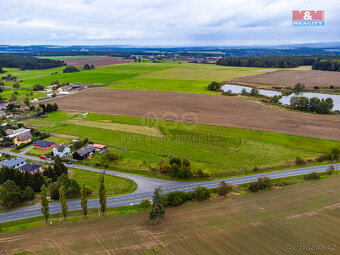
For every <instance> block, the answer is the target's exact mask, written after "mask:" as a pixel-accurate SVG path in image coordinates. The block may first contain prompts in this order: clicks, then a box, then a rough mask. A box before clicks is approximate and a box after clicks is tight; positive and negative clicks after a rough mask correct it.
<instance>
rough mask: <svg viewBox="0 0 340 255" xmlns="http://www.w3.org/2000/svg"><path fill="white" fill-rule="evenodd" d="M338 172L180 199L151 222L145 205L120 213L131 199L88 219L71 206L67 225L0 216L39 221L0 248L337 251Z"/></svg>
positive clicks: (22, 225) (11, 226)
mask: <svg viewBox="0 0 340 255" xmlns="http://www.w3.org/2000/svg"><path fill="white" fill-rule="evenodd" d="M339 178H340V177H339V176H337V177H332V178H328V179H323V180H317V181H302V182H301V183H298V184H294V185H290V186H287V187H282V188H279V189H272V190H270V191H263V192H259V193H255V194H247V195H239V196H236V195H235V196H231V197H227V198H217V197H216V196H215V197H214V198H215V199H210V200H208V201H201V202H187V203H185V204H184V205H181V206H177V207H171V208H166V209H165V210H166V212H165V217H164V219H163V220H161V221H160V223H158V224H157V225H152V224H150V223H149V222H148V216H149V215H148V210H146V211H144V212H143V211H142V212H135V213H129V214H127V212H129V210H130V212H133V211H138V210H143V208H142V207H141V206H138V205H135V206H131V207H123V208H117V209H109V210H108V212H107V216H105V217H101V218H98V216H97V215H96V211H95V210H90V215H89V218H90V219H89V220H84V219H83V217H82V216H81V213H80V212H72V213H71V215H70V216H69V218H68V219H67V221H68V222H69V223H67V224H65V223H64V222H62V223H61V222H60V220H59V218H58V216H52V219H51V220H50V222H51V224H50V225H49V226H44V225H45V223H44V221H43V219H42V218H41V217H39V218H36V219H26V220H20V221H17V222H8V223H2V224H0V227H1V228H2V229H3V231H4V232H9V231H16V230H20V229H28V228H37V227H39V228H38V229H31V230H26V231H17V232H12V233H3V234H2V237H3V238H4V240H5V242H1V243H0V249H1V250H3V251H4V252H5V254H13V253H17V252H27V254H31V253H32V254H53V253H56V254H63V253H70V254H85V253H86V254H105V253H107V254H109V253H110V254H111V253H113V254H121V253H122V251H123V253H124V254H204V255H205V254H225V252H226V251H228V254H338V253H339V252H338V247H339V245H340V238H339V235H338V232H339V231H338V225H339V223H340V218H339V213H340V208H339V202H340V201H339V195H340V187H339ZM119 214H124V215H119ZM109 215H110V216H109ZM111 215H114V216H111ZM70 222H71V223H70ZM31 243H34V244H35V245H33V246H32V245H30V246H27V245H28V244H31ZM28 247H29V248H28ZM311 249H315V250H311ZM21 254H25V253H21Z"/></svg>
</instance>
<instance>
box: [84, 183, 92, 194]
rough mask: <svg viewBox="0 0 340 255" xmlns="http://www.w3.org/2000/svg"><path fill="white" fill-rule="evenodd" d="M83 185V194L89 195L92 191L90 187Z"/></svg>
mask: <svg viewBox="0 0 340 255" xmlns="http://www.w3.org/2000/svg"><path fill="white" fill-rule="evenodd" d="M84 187H85V194H86V195H89V194H91V193H92V189H91V188H90V187H89V186H88V185H85V186H84Z"/></svg>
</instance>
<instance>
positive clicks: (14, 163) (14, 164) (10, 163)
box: [0, 158, 27, 168]
mask: <svg viewBox="0 0 340 255" xmlns="http://www.w3.org/2000/svg"><path fill="white" fill-rule="evenodd" d="M26 161H27V160H26V159H24V158H14V159H10V160H5V161H2V162H0V167H4V166H6V167H10V168H19V167H21V166H23V165H25V164H26Z"/></svg>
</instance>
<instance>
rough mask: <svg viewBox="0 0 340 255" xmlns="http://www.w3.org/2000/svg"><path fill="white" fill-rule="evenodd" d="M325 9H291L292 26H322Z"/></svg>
mask: <svg viewBox="0 0 340 255" xmlns="http://www.w3.org/2000/svg"><path fill="white" fill-rule="evenodd" d="M324 25H325V11H293V26H324Z"/></svg>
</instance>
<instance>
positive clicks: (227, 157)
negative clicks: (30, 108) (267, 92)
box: [25, 111, 340, 176]
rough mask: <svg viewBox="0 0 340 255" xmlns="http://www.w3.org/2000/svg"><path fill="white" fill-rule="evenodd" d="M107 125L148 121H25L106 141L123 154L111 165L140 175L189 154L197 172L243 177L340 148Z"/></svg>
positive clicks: (227, 132) (216, 129) (237, 134)
mask: <svg viewBox="0 0 340 255" xmlns="http://www.w3.org/2000/svg"><path fill="white" fill-rule="evenodd" d="M80 116H81V117H80ZM70 118H71V119H72V118H73V119H75V118H77V122H78V125H76V124H72V123H70V122H69V120H70ZM82 121H83V122H84V123H87V122H91V123H97V127H93V126H86V125H81V124H79V123H80V122H82ZM101 123H105V125H107V123H117V124H124V125H130V126H132V127H134V126H140V127H143V126H145V125H146V123H145V120H143V119H140V118H134V117H124V116H115V115H107V114H95V113H89V114H87V115H86V116H83V115H81V114H79V113H68V112H65V111H58V112H54V113H51V114H49V116H48V117H47V118H44V119H30V120H28V121H27V122H26V123H25V124H26V125H27V126H34V127H38V128H40V129H41V130H45V131H47V130H48V131H49V132H51V133H53V134H54V135H55V136H60V135H66V136H72V137H79V139H84V138H88V139H89V140H90V141H92V142H94V143H102V144H106V145H108V146H110V147H111V151H113V152H117V153H118V154H119V155H120V156H121V159H119V160H117V161H114V162H113V163H112V162H111V163H107V165H106V167H110V168H115V169H117V170H123V171H124V170H125V171H129V170H134V171H136V172H137V173H138V171H140V172H141V173H145V171H146V172H147V171H148V169H149V168H151V167H154V168H158V167H159V166H158V163H159V162H160V161H161V160H162V159H167V158H169V157H171V156H173V157H180V158H187V159H189V160H190V161H191V163H192V168H193V169H194V170H198V169H202V170H204V169H207V170H209V171H210V172H211V173H212V174H213V175H214V176H221V175H223V176H228V175H238V174H244V173H248V172H251V171H252V169H253V168H255V167H257V168H259V169H260V170H270V169H278V168H284V167H290V166H292V165H294V162H295V158H296V157H297V156H300V157H302V158H305V159H315V158H316V157H317V156H318V155H320V154H322V153H329V152H330V150H331V149H332V148H334V147H340V142H338V141H332V140H326V139H317V138H310V137H302V136H294V135H288V134H281V133H273V132H266V131H258V130H249V129H239V128H230V127H220V126H209V125H195V126H193V127H191V128H190V129H188V128H187V126H185V125H183V124H181V123H179V124H178V125H177V126H176V127H174V126H173V122H167V121H156V122H154V123H148V124H147V125H151V126H154V127H157V128H158V129H159V130H160V132H161V133H162V134H163V137H157V136H152V135H145V134H144V135H143V134H140V133H138V132H136V131H134V129H133V128H132V129H126V130H125V131H117V130H112V129H107V128H99V126H100V124H101ZM136 130H139V129H136ZM118 148H124V150H121V149H118ZM101 162H102V158H101V156H95V157H93V159H92V160H91V161H90V160H87V163H88V164H92V165H100V163H101ZM96 163H97V164H96Z"/></svg>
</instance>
